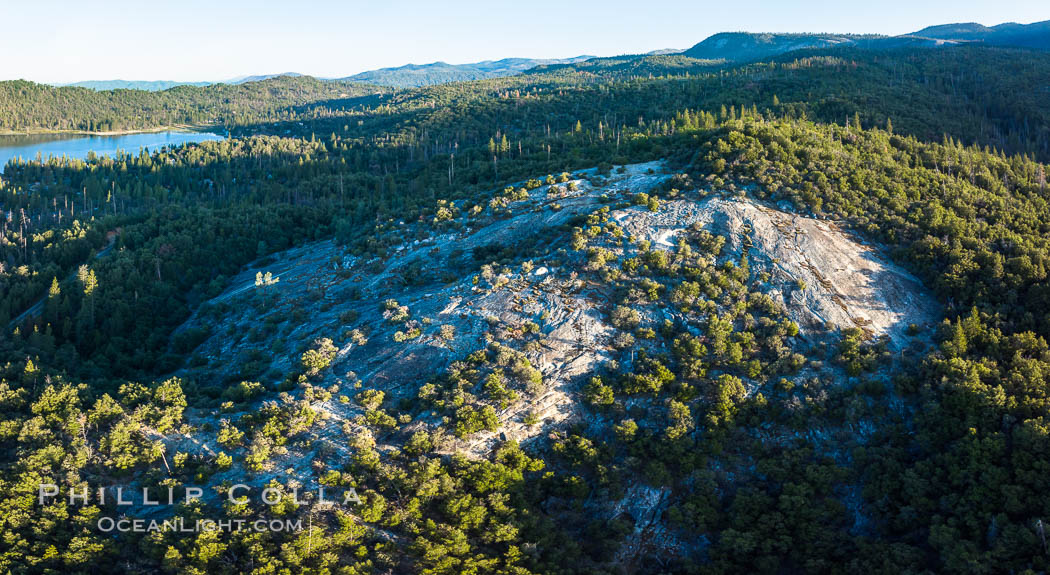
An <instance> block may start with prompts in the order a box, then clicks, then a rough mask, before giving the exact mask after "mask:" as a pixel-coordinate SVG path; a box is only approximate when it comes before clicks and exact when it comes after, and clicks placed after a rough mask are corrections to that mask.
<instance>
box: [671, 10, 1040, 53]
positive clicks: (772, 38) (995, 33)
mask: <svg viewBox="0 0 1050 575" xmlns="http://www.w3.org/2000/svg"><path fill="white" fill-rule="evenodd" d="M975 42H980V43H984V44H988V45H993V46H1004V47H1015V48H1032V49H1037V50H1050V20H1048V21H1044V22H1035V23H1032V24H1016V23H1006V24H999V25H998V26H991V27H988V26H984V25H981V24H977V23H957V24H941V25H937V26H929V27H927V28H923V29H922V30H919V31H917V32H912V33H911V34H904V35H901V36H880V35H862V34H804V33H803V34H777V33H754V32H722V33H719V34H715V35H713V36H710V37H708V38H707V39H705V40H704V41H702V42H700V43H699V44H696V45H695V46H693V47H692V48H690V49H688V50H686V51H685V52H683V53H682V54H683V55H685V56H689V57H691V58H697V59H699V60H722V61H726V62H748V61H755V60H761V59H763V58H769V57H773V56H778V55H780V54H785V53H787V52H793V51H796V50H805V49H819V48H836V47H848V46H852V47H858V48H866V49H872V50H888V49H892V48H899V47H905V46H910V47H937V46H944V45H953V44H962V43H975Z"/></svg>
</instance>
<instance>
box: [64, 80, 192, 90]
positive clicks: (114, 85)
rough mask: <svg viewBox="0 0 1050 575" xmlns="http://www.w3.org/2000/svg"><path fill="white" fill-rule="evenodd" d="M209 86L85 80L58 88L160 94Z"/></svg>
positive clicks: (185, 83) (164, 81) (184, 83)
mask: <svg viewBox="0 0 1050 575" xmlns="http://www.w3.org/2000/svg"><path fill="white" fill-rule="evenodd" d="M211 84H212V82H175V81H172V80H87V81H85V82H73V83H72V84H60V86H70V87H74V88H87V89H89V90H95V91H96V92H103V91H108V90H143V91H145V92H160V91H162V90H167V89H169V88H174V87H175V86H210V85H211Z"/></svg>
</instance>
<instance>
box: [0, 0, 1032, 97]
mask: <svg viewBox="0 0 1050 575" xmlns="http://www.w3.org/2000/svg"><path fill="white" fill-rule="evenodd" d="M3 1H4V4H5V8H6V10H5V12H6V13H7V20H8V22H10V23H14V24H16V25H14V26H10V27H9V29H8V31H7V32H5V34H4V35H3V37H2V38H0V49H2V50H4V51H5V52H6V53H8V54H15V55H16V56H15V57H14V58H12V59H9V61H7V62H6V63H5V65H4V66H3V67H2V68H0V80H14V79H25V80H31V81H35V82H41V83H48V84H68V83H74V82H83V81H92V80H94V81H109V80H125V81H174V82H218V81H224V80H230V79H234V78H238V77H244V76H253V75H269V74H278V73H286V72H296V73H301V74H306V75H311V76H317V77H326V78H336V77H345V76H350V75H353V74H357V73H360V72H364V71H367V70H374V69H377V68H389V67H397V66H403V65H405V64H410V63H411V64H429V63H433V62H439V61H441V62H447V63H450V64H463V63H470V62H478V61H484V60H500V59H503V58H569V57H575V56H580V55H584V54H586V55H593V56H615V55H620V54H633V53H645V52H649V51H652V50H660V49H667V48H676V49H686V48H689V47H690V46H692V45H694V44H695V43H697V42H699V41H701V40H703V39H704V38H706V37H708V36H710V35H712V34H716V33H718V32H728V31H741V30H746V31H752V32H785V33H790V32H832V33H858V34H884V35H890V36H893V35H899V34H905V33H908V32H914V31H916V30H919V29H922V28H924V27H926V26H931V25H937V24H947V23H957V22H979V23H981V24H984V25H988V26H992V25H996V24H1000V23H1003V22H1020V23H1030V22H1037V21H1042V20H1046V19H1047V18H1050V14H1048V10H1047V8H1046V6H1045V5H1041V4H1040V3H1038V2H1035V1H1030V0H1022V1H1016V2H1002V3H998V4H995V5H989V4H987V3H983V2H979V1H974V0H970V1H965V2H955V3H953V2H948V1H947V0H937V1H935V2H930V3H925V4H923V5H921V6H918V5H916V4H915V3H914V2H906V1H904V0H890V1H889V2H886V3H883V4H882V5H881V6H874V5H872V4H871V3H867V2H851V3H848V4H844V3H841V2H831V1H826V0H805V1H800V2H792V3H781V2H778V3H773V2H767V1H760V0H744V1H742V2H739V3H737V4H735V5H734V6H733V10H732V11H729V12H727V11H726V10H725V9H724V6H723V5H722V4H721V3H719V4H715V3H714V2H681V1H660V0H656V1H655V2H650V3H648V4H647V6H646V9H645V11H644V12H641V13H639V11H638V10H637V8H635V7H632V4H631V3H628V2H625V1H623V0H614V1H612V2H609V3H607V5H606V6H605V7H603V8H602V9H600V10H595V9H593V8H589V7H586V6H578V5H571V4H569V3H563V2H562V3H556V2H553V1H551V0H539V1H538V2H534V3H533V4H530V6H529V8H528V10H522V9H520V8H518V7H515V6H503V5H492V4H488V3H481V2H476V1H473V0H472V1H470V2H466V3H460V5H459V6H457V7H448V6H442V5H435V4H431V3H424V2H417V1H404V2H391V3H389V4H386V5H383V6H377V5H374V4H372V3H357V2H350V3H338V2H334V1H331V0H307V1H304V2H301V3H299V4H298V5H296V6H291V5H287V4H285V3H279V2H274V1H272V0H262V1H259V2H246V1H245V0H234V1H233V2H227V3H222V4H221V5H219V4H217V3H214V2H205V1H204V0H187V1H186V2H182V3H179V4H177V5H175V4H173V5H157V6H147V7H145V8H144V7H143V6H142V5H141V3H132V2H130V1H129V0H118V1H111V2H105V3H102V4H101V5H100V4H84V3H80V2H73V1H71V0H51V1H47V0H44V1H41V2H35V3H21V2H19V3H15V2H11V1H10V0H3ZM57 11H61V13H62V14H63V18H61V19H60V21H58V22H52V20H53V18H51V16H53V14H55V13H56V12H57ZM199 14H207V15H208V16H207V17H203V18H202V17H200V16H194V15H199ZM41 21H44V22H49V26H51V27H50V28H49V33H48V35H47V36H48V37H47V41H46V42H41V41H40V29H39V27H38V26H30V25H18V24H19V23H32V22H41ZM115 30H119V31H120V34H112V33H110V32H111V31H115ZM27 47H32V49H27Z"/></svg>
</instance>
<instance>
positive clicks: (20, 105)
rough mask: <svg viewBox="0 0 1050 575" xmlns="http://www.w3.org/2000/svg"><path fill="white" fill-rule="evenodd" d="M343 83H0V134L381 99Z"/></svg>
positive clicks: (259, 115) (275, 117) (259, 116)
mask: <svg viewBox="0 0 1050 575" xmlns="http://www.w3.org/2000/svg"><path fill="white" fill-rule="evenodd" d="M380 92H381V90H378V89H376V88H374V87H369V86H365V85H361V84H353V83H349V82H322V81H320V80H316V79H314V78H306V77H289V76H280V77H277V78H271V79H269V80H264V81H261V82H249V83H245V84H236V85H230V84H214V85H210V86H176V87H174V88H170V89H167V90H163V91H159V92H148V91H145V90H110V91H103V92H99V91H95V90H91V89H89V88H78V87H54V86H46V85H43V84H35V83H33V82H26V81H21V80H19V81H8V82H0V130H2V131H15V132H21V131H40V130H47V131H62V130H74V131H85V132H109V131H124V130H143V129H150V128H157V127H163V126H172V125H176V124H220V125H241V124H254V123H259V122H275V121H281V120H289V119H294V118H295V117H296V114H295V107H296V106H301V105H305V104H309V103H313V102H317V101H322V100H324V101H330V100H347V99H352V98H357V97H361V96H367V95H371V94H377V93H380Z"/></svg>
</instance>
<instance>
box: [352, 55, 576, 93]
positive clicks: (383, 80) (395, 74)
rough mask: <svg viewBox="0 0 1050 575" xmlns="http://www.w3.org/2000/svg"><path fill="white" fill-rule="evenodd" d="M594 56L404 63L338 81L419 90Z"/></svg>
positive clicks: (568, 62)
mask: <svg viewBox="0 0 1050 575" xmlns="http://www.w3.org/2000/svg"><path fill="white" fill-rule="evenodd" d="M593 57H594V56H576V57H575V58H560V59H538V58H504V59H502V60H485V61H483V62H474V63H470V64H448V63H445V62H433V63H431V64H407V65H405V66H398V67H396V68H381V69H379V70H369V71H368V72H362V73H360V74H354V75H353V76H347V77H346V78H340V80H349V81H352V82H364V83H366V84H377V85H380V86H390V87H395V88H418V87H421V86H431V85H434V84H445V83H448V82H467V81H470V80H483V79H486V78H500V77H503V76H514V75H516V74H520V73H522V72H525V71H527V70H531V69H533V68H536V67H538V66H549V65H556V64H575V63H579V62H583V61H586V60H589V59H591V58H593Z"/></svg>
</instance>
